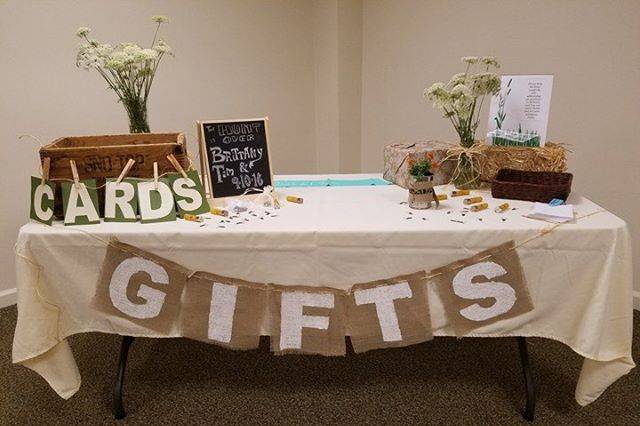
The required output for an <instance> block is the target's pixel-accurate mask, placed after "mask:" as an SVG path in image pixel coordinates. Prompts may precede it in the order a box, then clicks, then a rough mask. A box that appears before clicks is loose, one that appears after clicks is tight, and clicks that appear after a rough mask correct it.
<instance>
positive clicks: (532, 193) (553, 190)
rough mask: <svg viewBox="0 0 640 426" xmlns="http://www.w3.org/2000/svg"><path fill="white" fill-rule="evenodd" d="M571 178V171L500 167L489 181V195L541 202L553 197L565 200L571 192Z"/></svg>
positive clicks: (546, 201)
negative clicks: (529, 170) (527, 170)
mask: <svg viewBox="0 0 640 426" xmlns="http://www.w3.org/2000/svg"><path fill="white" fill-rule="evenodd" d="M572 180H573V175H572V174H571V173H557V172H525V171H522V170H514V169H501V170H500V171H499V172H498V175H497V176H496V178H495V179H494V180H493V182H492V183H491V195H492V196H493V198H506V199H511V200H525V201H539V202H541V203H548V202H549V201H551V200H553V199H554V198H559V199H561V200H566V199H567V197H569V193H570V192H571V181H572Z"/></svg>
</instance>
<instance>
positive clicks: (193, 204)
mask: <svg viewBox="0 0 640 426" xmlns="http://www.w3.org/2000/svg"><path fill="white" fill-rule="evenodd" d="M186 173H187V176H188V178H184V177H182V175H181V174H179V173H171V174H170V175H169V176H168V178H169V182H171V190H172V191H173V195H174V196H175V198H176V203H177V204H178V211H179V212H180V213H188V214H203V213H209V203H208V202H207V198H206V196H205V195H204V187H203V186H202V182H201V181H200V176H198V172H197V171H196V170H189V171H188V172H186Z"/></svg>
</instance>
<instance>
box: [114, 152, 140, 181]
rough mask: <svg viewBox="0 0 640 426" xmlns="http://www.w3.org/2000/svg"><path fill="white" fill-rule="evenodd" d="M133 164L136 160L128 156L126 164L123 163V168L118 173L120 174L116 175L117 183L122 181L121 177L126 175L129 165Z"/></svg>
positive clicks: (129, 168)
mask: <svg viewBox="0 0 640 426" xmlns="http://www.w3.org/2000/svg"><path fill="white" fill-rule="evenodd" d="M134 164H136V160H134V159H133V158H129V161H127V164H125V165H124V169H122V173H120V176H118V179H117V180H116V183H117V184H118V183H120V182H122V179H124V178H125V177H126V176H127V173H129V170H131V167H133V165H134Z"/></svg>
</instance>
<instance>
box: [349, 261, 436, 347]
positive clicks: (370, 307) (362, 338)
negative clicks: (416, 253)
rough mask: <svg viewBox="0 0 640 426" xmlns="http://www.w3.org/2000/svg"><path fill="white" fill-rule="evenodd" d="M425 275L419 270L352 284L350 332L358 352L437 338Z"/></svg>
mask: <svg viewBox="0 0 640 426" xmlns="http://www.w3.org/2000/svg"><path fill="white" fill-rule="evenodd" d="M425 277H426V274H425V272H418V273H415V274H412V275H405V276H401V277H396V278H391V279H388V280H380V281H374V282H370V283H366V284H356V285H354V286H353V287H352V289H351V296H350V303H349V308H348V312H347V319H348V326H347V331H348V333H349V335H350V336H351V343H352V344H353V350H354V351H355V352H365V351H368V350H371V349H378V348H388V347H399V346H407V345H413V344H416V343H421V342H425V341H427V340H431V339H433V334H432V332H431V319H430V317H429V305H428V303H427V297H426V294H425V281H426V280H425Z"/></svg>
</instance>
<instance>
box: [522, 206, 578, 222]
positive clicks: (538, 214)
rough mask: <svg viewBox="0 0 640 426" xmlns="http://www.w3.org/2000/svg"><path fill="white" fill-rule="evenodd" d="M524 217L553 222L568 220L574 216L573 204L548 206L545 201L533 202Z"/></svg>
mask: <svg viewBox="0 0 640 426" xmlns="http://www.w3.org/2000/svg"><path fill="white" fill-rule="evenodd" d="M525 217H529V218H531V219H540V220H546V221H548V222H553V223H563V222H568V221H570V220H573V218H574V216H573V206H572V205H571V204H564V205H560V206H550V205H549V204H545V203H533V206H532V207H531V210H530V211H529V213H527V214H526V215H525Z"/></svg>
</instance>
